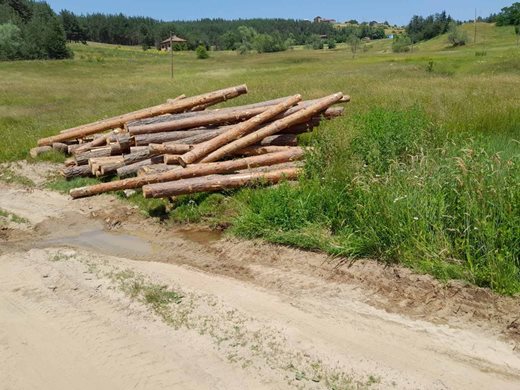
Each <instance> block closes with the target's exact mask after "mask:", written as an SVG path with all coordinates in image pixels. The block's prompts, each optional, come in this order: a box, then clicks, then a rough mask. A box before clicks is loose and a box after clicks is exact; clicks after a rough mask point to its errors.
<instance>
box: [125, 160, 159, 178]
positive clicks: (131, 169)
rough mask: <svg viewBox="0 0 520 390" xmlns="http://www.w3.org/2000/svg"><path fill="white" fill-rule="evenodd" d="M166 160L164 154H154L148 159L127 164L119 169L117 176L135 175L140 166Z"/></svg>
mask: <svg viewBox="0 0 520 390" xmlns="http://www.w3.org/2000/svg"><path fill="white" fill-rule="evenodd" d="M163 161H164V158H163V156H162V155H161V156H154V157H152V158H148V159H146V160H142V161H138V162H136V163H133V164H130V165H125V166H124V167H121V168H118V169H117V176H119V177H120V178H125V177H130V176H135V175H136V174H137V172H138V171H139V169H140V168H142V167H146V166H148V165H153V164H162V163H163Z"/></svg>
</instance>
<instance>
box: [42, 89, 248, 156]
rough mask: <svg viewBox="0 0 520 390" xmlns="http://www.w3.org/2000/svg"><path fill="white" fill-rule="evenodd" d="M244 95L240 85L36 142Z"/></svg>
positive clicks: (72, 136)
mask: <svg viewBox="0 0 520 390" xmlns="http://www.w3.org/2000/svg"><path fill="white" fill-rule="evenodd" d="M244 93H247V87H246V86H245V85H241V86H238V87H233V88H227V89H223V90H220V91H215V92H210V93H207V94H203V95H198V96H194V97H191V98H186V99H182V100H179V101H176V102H174V103H165V104H160V105H158V106H154V107H149V108H146V109H143V110H139V111H134V112H131V113H128V114H124V115H119V116H116V117H113V118H110V119H105V120H102V121H98V122H95V123H92V124H90V125H87V126H84V127H80V128H75V129H71V130H70V131H68V132H66V133H62V134H58V135H55V136H52V137H47V138H42V139H40V140H39V141H38V145H39V146H45V145H52V143H53V142H61V141H66V140H69V139H75V138H81V137H85V136H87V135H91V134H96V133H100V132H102V131H106V130H110V129H113V128H116V127H121V126H124V124H125V123H126V122H129V121H131V120H136V119H141V118H147V117H151V116H157V115H162V114H167V113H173V112H182V111H185V110H187V109H190V108H192V107H195V106H198V105H201V104H208V103H219V102H222V101H225V100H228V99H231V98H234V97H237V96H239V95H242V94H244Z"/></svg>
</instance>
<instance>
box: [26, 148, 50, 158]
mask: <svg viewBox="0 0 520 390" xmlns="http://www.w3.org/2000/svg"><path fill="white" fill-rule="evenodd" d="M50 151H52V146H37V147H35V148H32V149H31V150H30V151H29V154H30V155H31V157H32V158H36V157H38V156H39V155H42V154H44V153H49V152H50Z"/></svg>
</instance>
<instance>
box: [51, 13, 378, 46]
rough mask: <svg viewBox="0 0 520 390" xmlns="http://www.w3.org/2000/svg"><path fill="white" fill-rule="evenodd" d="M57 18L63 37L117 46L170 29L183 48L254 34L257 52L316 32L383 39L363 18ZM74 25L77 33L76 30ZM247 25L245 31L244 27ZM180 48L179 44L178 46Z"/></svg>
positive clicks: (153, 38)
mask: <svg viewBox="0 0 520 390" xmlns="http://www.w3.org/2000/svg"><path fill="white" fill-rule="evenodd" d="M61 15H62V17H63V18H64V20H65V19H67V20H74V23H71V25H73V26H74V27H75V29H74V30H73V31H70V33H69V30H68V29H67V27H66V28H65V30H66V32H67V38H68V39H70V40H74V41H82V40H85V41H86V40H89V41H94V42H102V43H111V44H118V45H141V46H143V47H145V48H150V47H159V44H160V42H161V41H162V40H164V39H166V38H167V37H169V35H170V33H173V34H175V35H178V36H180V37H182V38H184V39H186V40H187V44H186V48H187V49H190V50H194V49H195V48H196V47H198V46H199V45H201V44H202V45H205V46H206V47H208V48H209V47H212V48H214V49H216V50H241V49H242V50H243V49H244V36H245V35H247V34H248V33H249V34H250V35H251V34H252V35H254V36H255V37H256V38H255V39H254V40H253V39H252V37H249V38H250V39H249V40H250V41H256V46H258V47H260V48H264V49H266V50H262V51H280V50H284V49H285V48H287V47H288V46H291V45H305V44H307V43H309V42H310V41H312V40H313V39H314V37H315V36H320V37H324V36H326V37H327V39H333V40H335V41H336V42H345V41H346V40H347V38H348V37H349V36H350V35H352V34H355V35H357V36H359V37H360V38H364V37H369V38H371V39H379V38H384V36H385V31H384V28H383V27H381V26H376V25H370V24H368V23H364V24H361V25H355V26H345V27H339V28H338V27H336V26H334V25H333V24H330V23H314V22H310V21H304V20H294V19H238V20H225V19H201V20H197V21H173V22H164V21H160V20H155V19H152V18H145V17H128V16H125V15H123V14H118V15H106V14H101V13H95V14H88V15H79V16H76V15H74V14H72V13H71V12H69V11H62V13H61ZM78 27H79V29H80V30H81V31H82V33H81V34H79V35H78V34H77V31H78ZM244 28H247V29H248V31H245V30H244ZM181 48H182V47H181Z"/></svg>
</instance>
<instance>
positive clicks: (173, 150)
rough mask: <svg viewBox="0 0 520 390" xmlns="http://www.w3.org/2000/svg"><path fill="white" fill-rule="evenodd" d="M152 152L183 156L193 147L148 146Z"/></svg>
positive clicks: (175, 145) (176, 145) (177, 145)
mask: <svg viewBox="0 0 520 390" xmlns="http://www.w3.org/2000/svg"><path fill="white" fill-rule="evenodd" d="M148 148H149V149H150V152H154V153H161V154H183V153H186V152H189V151H190V150H191V149H193V145H182V144H172V145H168V144H150V145H148Z"/></svg>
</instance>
